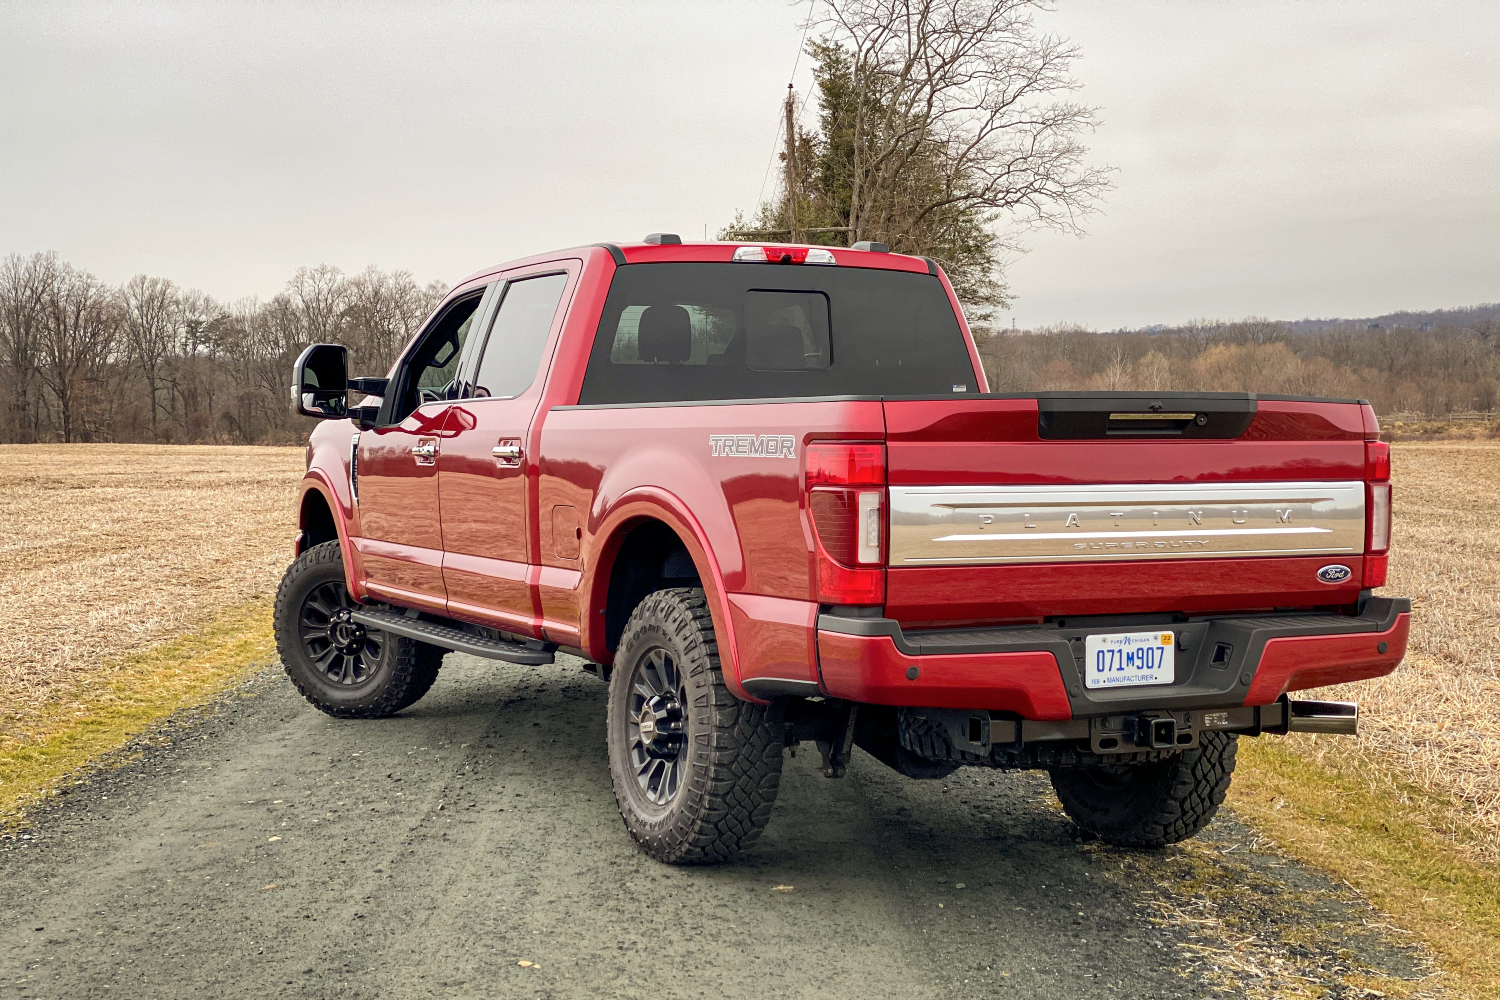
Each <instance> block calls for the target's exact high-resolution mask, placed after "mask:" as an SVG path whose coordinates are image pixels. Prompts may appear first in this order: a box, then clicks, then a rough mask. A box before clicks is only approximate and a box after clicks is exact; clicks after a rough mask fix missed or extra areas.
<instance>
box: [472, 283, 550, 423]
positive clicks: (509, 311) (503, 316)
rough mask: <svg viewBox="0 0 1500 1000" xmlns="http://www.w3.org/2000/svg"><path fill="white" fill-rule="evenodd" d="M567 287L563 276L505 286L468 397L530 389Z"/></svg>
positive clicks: (500, 395) (503, 395) (502, 395)
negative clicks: (558, 305) (559, 303)
mask: <svg viewBox="0 0 1500 1000" xmlns="http://www.w3.org/2000/svg"><path fill="white" fill-rule="evenodd" d="M567 284H568V276H567V275H566V274H544V275H541V276H539V277H535V278H523V279H521V280H519V281H512V282H510V283H509V284H507V285H506V286H505V297H504V298H503V299H501V301H500V308H499V309H497V310H496V311H495V320H494V322H493V323H491V324H490V332H489V338H488V339H487V340H486V341H485V344H484V353H483V354H482V355H481V356H480V359H479V370H478V372H476V373H475V376H474V384H473V386H471V387H470V388H469V391H468V392H467V393H466V395H468V396H471V397H484V396H492V397H496V398H510V397H514V396H519V395H520V394H521V393H523V392H525V391H526V390H527V389H529V388H531V383H533V382H535V381H536V375H537V369H538V368H539V367H540V366H541V361H542V351H543V349H544V348H545V347H546V346H547V334H548V333H549V332H550V331H551V329H552V318H553V316H555V315H556V314H557V304H558V302H560V301H561V300H562V293H563V289H564V288H565V287H566V286H567Z"/></svg>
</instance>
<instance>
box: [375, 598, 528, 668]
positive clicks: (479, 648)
mask: <svg viewBox="0 0 1500 1000" xmlns="http://www.w3.org/2000/svg"><path fill="white" fill-rule="evenodd" d="M353 617H354V620H355V621H357V622H359V623H360V624H361V625H368V626H369V627H370V628H378V629H380V630H381V631H383V632H392V633H395V634H396V635H404V636H406V637H407V638H410V639H417V640H420V641H421V642H425V643H430V644H431V645H434V646H440V647H442V648H443V649H451V650H453V651H454V652H457V653H469V654H472V655H474V656H483V657H485V658H486V659H490V660H505V661H506V662H507V663H524V664H528V665H538V664H542V663H551V662H552V660H553V657H552V650H550V649H533V648H532V647H530V646H524V645H522V644H521V643H519V642H509V641H507V640H505V639H486V638H485V637H484V636H482V635H475V634H474V633H472V632H465V631H464V630H463V629H461V628H454V627H453V626H452V625H439V624H438V623H437V622H425V621H422V620H421V619H420V618H408V617H406V616H405V615H399V614H396V613H395V612H393V611H374V610H370V609H360V610H358V611H356V612H354V616H353Z"/></svg>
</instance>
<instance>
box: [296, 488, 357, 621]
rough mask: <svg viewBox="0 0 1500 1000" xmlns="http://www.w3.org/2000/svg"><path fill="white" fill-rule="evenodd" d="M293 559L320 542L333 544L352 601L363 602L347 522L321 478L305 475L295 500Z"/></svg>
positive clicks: (340, 507) (335, 494)
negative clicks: (295, 519) (341, 562)
mask: <svg viewBox="0 0 1500 1000" xmlns="http://www.w3.org/2000/svg"><path fill="white" fill-rule="evenodd" d="M297 528H298V533H297V552H296V554H297V555H301V554H302V553H303V552H305V551H307V550H308V549H310V548H312V547H313V546H314V545H320V544H322V543H323V542H331V541H337V542H338V543H339V555H340V557H341V558H342V560H343V563H344V581H345V585H346V586H348V588H349V592H350V594H351V595H353V597H354V599H355V600H356V601H361V602H362V601H364V599H365V594H364V588H363V587H362V586H360V585H359V584H361V583H362V582H363V581H362V579H361V577H360V576H359V574H358V573H357V563H356V556H357V553H356V552H355V551H354V546H353V545H351V544H350V542H349V528H348V521H347V518H346V517H345V511H344V507H343V505H342V504H341V503H340V502H339V499H338V494H337V493H336V492H335V491H334V489H333V487H332V486H330V485H329V484H328V483H327V482H326V481H325V480H324V479H323V477H322V476H320V475H318V474H317V473H316V472H309V473H308V475H307V476H306V477H305V478H304V479H303V480H302V487H301V493H300V495H299V496H298V498H297Z"/></svg>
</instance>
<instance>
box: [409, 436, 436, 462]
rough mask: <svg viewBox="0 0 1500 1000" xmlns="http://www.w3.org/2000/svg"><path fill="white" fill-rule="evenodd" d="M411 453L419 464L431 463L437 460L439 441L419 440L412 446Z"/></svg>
mask: <svg viewBox="0 0 1500 1000" xmlns="http://www.w3.org/2000/svg"><path fill="white" fill-rule="evenodd" d="M411 453H412V457H414V458H415V459H416V460H417V464H418V465H431V464H432V463H433V462H434V461H436V460H437V442H436V441H419V442H417V443H416V444H414V445H412V446H411Z"/></svg>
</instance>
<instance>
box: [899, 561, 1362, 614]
mask: <svg viewBox="0 0 1500 1000" xmlns="http://www.w3.org/2000/svg"><path fill="white" fill-rule="evenodd" d="M1331 558H1332V557H1330V556H1274V557H1271V556H1258V557H1254V558H1242V559H1181V560H1175V561H1174V560H1166V559H1160V560H1135V561H1132V562H1123V561H1122V562H1107V563H1010V564H1006V565H1003V566H924V567H919V568H907V567H903V568H901V569H893V570H889V571H887V573H886V605H885V613H886V616H887V617H889V618H894V619H896V620H897V621H898V622H901V623H902V625H915V626H918V627H922V626H926V627H929V628H931V627H934V626H937V625H943V624H953V625H957V624H964V623H978V622H985V621H994V620H1001V619H1008V620H1017V619H1022V620H1024V619H1036V618H1044V617H1047V616H1049V615H1111V614H1133V613H1146V612H1152V611H1181V612H1184V613H1187V614H1212V613H1215V612H1229V611H1266V610H1270V609H1272V608H1278V607H1282V608H1287V607H1293V608H1311V607H1320V606H1321V607H1326V606H1334V605H1347V604H1353V603H1354V602H1355V601H1357V600H1358V599H1359V588H1360V584H1359V581H1360V573H1361V566H1362V557H1360V556H1353V557H1341V558H1339V559H1338V561H1339V562H1342V563H1344V564H1346V565H1347V566H1349V568H1350V569H1352V570H1353V571H1354V572H1353V573H1352V574H1351V575H1350V577H1349V580H1348V581H1347V582H1346V583H1344V584H1342V585H1339V586H1329V585H1328V584H1326V583H1319V582H1318V578H1317V572H1318V569H1319V568H1320V567H1322V566H1326V565H1328V563H1329V561H1330V559H1331Z"/></svg>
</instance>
